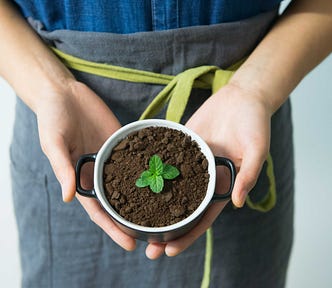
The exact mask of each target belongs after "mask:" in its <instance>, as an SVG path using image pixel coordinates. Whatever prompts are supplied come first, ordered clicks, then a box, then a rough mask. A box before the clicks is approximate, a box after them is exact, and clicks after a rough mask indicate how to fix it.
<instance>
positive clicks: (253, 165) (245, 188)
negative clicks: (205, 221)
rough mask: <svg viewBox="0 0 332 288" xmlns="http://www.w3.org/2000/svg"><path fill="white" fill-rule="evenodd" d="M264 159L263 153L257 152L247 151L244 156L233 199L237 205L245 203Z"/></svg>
mask: <svg viewBox="0 0 332 288" xmlns="http://www.w3.org/2000/svg"><path fill="white" fill-rule="evenodd" d="M264 159H265V157H264V156H263V155H262V154H259V153H255V152H251V153H246V154H245V156H244V157H243V159H242V163H241V167H240V171H239V173H238V175H237V176H236V179H235V184H234V189H233V193H232V201H233V204H234V205H235V206H236V207H239V208H240V207H242V206H243V205H244V203H245V200H246V197H247V195H248V193H249V192H250V190H251V189H252V188H254V186H255V184H256V182H257V178H258V175H259V173H260V171H261V169H262V165H263V163H264Z"/></svg>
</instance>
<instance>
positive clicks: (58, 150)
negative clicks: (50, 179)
mask: <svg viewBox="0 0 332 288" xmlns="http://www.w3.org/2000/svg"><path fill="white" fill-rule="evenodd" d="M42 148H43V151H44V153H45V154H46V156H47V158H48V159H49V161H50V163H51V166H52V169H53V171H54V174H55V176H56V178H57V179H58V181H59V182H60V184H61V190H62V198H63V201H65V202H69V201H71V200H72V199H73V198H74V196H75V190H76V188H75V170H74V167H73V164H72V162H71V161H72V159H71V156H70V153H69V149H68V147H67V145H66V144H65V142H64V140H63V139H62V138H58V139H56V140H53V141H51V140H48V141H47V143H45V141H44V145H42Z"/></svg>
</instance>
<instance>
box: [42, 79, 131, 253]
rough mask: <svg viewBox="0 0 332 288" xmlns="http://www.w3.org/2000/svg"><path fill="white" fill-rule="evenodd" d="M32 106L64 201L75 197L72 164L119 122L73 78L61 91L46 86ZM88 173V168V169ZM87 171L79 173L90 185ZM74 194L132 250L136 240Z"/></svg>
mask: <svg viewBox="0 0 332 288" xmlns="http://www.w3.org/2000/svg"><path fill="white" fill-rule="evenodd" d="M49 90H51V91H43V92H44V94H45V96H44V97H43V98H42V100H41V101H39V103H38V106H37V107H36V109H35V112H36V115H37V120H38V129H39V136H40V143H41V147H42V150H43V152H44V153H45V154H46V156H47V157H48V159H49V161H50V163H51V166H52V168H53V170H54V173H55V175H56V177H57V179H58V181H59V182H60V184H61V188H62V196H63V200H64V201H65V202H68V201H71V200H72V199H73V197H74V196H75V189H76V186H75V170H74V164H75V163H76V161H77V159H78V158H79V156H80V155H82V154H87V153H93V152H96V151H98V150H99V148H100V147H101V145H102V144H103V143H104V142H105V140H106V139H107V138H108V137H109V136H110V135H111V134H112V133H114V132H115V131H116V130H117V129H119V128H120V126H121V125H120V123H119V122H118V120H117V119H116V117H115V116H114V114H113V113H112V111H111V110H110V109H109V108H108V107H107V106H106V104H105V103H104V102H103V101H102V100H101V99H100V98H99V97H98V96H97V95H96V94H95V93H94V92H93V91H92V90H91V89H89V88H88V87H87V86H86V85H84V84H82V83H80V82H77V81H75V80H72V81H70V83H69V84H68V85H64V88H63V89H61V91H55V89H49ZM90 172H91V171H90ZM88 175H89V173H83V174H82V176H81V178H82V179H81V182H82V185H83V186H85V187H89V186H90V187H91V186H92V176H91V173H90V177H89V178H90V179H88V177H87V176H88ZM76 197H77V198H78V200H79V201H80V203H81V204H82V206H83V207H84V209H85V210H86V212H87V213H88V214H89V216H90V218H91V220H92V221H93V222H95V223H96V224H97V225H99V226H100V227H101V228H102V229H103V230H104V231H105V232H106V233H107V234H108V235H109V236H110V237H111V238H112V239H113V240H114V241H115V242H116V243H117V244H119V245H120V246H121V247H122V248H124V249H126V250H134V249H135V245H136V242H135V240H134V239H133V238H132V237H130V236H128V235H127V234H125V233H123V232H122V231H121V230H120V229H119V228H118V227H117V226H116V225H115V223H114V222H113V221H112V219H111V218H110V217H109V216H108V215H107V214H106V213H105V212H104V210H103V209H102V208H101V206H100V205H99V204H98V202H97V201H96V200H95V199H91V198H86V197H82V196H80V195H78V194H76Z"/></svg>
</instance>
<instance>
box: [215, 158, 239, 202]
mask: <svg viewBox="0 0 332 288" xmlns="http://www.w3.org/2000/svg"><path fill="white" fill-rule="evenodd" d="M214 159H215V162H216V166H226V167H227V168H228V169H229V172H230V174H231V175H230V185H229V190H228V192H227V193H224V194H216V193H214V194H213V197H212V201H213V202H215V201H225V200H227V199H230V198H231V195H232V192H233V187H234V182H235V177H236V169H235V165H234V163H233V162H232V161H231V160H230V159H227V158H224V157H217V156H215V157H214Z"/></svg>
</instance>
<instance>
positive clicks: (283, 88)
mask: <svg viewBox="0 0 332 288" xmlns="http://www.w3.org/2000/svg"><path fill="white" fill-rule="evenodd" d="M293 2H294V3H292V4H291V5H290V7H288V9H287V11H286V12H285V13H284V15H282V16H281V17H280V19H279V20H278V22H277V23H276V24H275V25H274V27H273V28H272V29H271V31H270V32H269V33H268V34H267V35H266V37H265V38H264V39H263V41H262V42H261V43H260V44H259V45H258V47H257V48H256V49H255V50H254V51H253V53H252V54H251V55H250V57H249V58H248V59H247V61H246V62H245V63H244V64H243V65H242V67H241V68H240V69H239V70H238V71H237V72H236V74H235V75H234V77H233V78H232V80H231V82H230V83H231V84H233V85H237V86H240V87H241V88H244V90H247V91H251V92H252V91H255V93H254V94H256V95H257V97H260V98H261V100H263V101H264V102H265V103H266V105H267V107H268V109H269V110H270V112H271V113H273V112H275V111H276V110H277V109H278V108H279V107H280V105H281V104H282V103H283V102H284V101H285V100H286V99H287V97H288V95H289V94H290V92H291V91H292V90H293V89H294V88H295V87H296V85H297V84H298V83H299V82H300V81H301V79H303V77H304V76H305V75H306V74H307V73H309V71H310V70H312V69H313V68H314V67H315V66H316V65H318V64H319V63H320V62H321V61H322V60H323V59H324V58H325V57H326V56H328V55H329V53H330V52H331V51H332V2H331V1H330V0H317V1H312V0H298V1H293Z"/></svg>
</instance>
